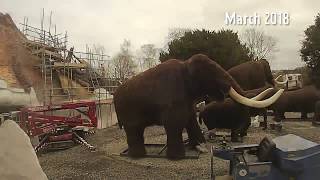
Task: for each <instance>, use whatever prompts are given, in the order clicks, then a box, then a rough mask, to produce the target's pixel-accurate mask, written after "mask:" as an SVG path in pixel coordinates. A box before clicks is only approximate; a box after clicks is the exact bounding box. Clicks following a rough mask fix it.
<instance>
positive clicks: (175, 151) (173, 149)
mask: <svg viewBox="0 0 320 180" xmlns="http://www.w3.org/2000/svg"><path fill="white" fill-rule="evenodd" d="M165 130H166V133H167V146H168V148H167V157H168V158H169V159H182V158H184V157H185V149H184V144H183V140H182V130H183V128H180V127H170V126H169V127H168V126H165Z"/></svg>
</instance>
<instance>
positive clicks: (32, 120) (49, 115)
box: [19, 101, 97, 152]
mask: <svg viewBox="0 0 320 180" xmlns="http://www.w3.org/2000/svg"><path fill="white" fill-rule="evenodd" d="M19 121H20V123H19V124H20V126H21V128H22V129H23V130H24V131H25V132H26V133H27V134H28V135H29V136H30V138H34V137H38V140H39V142H38V143H37V144H36V146H35V151H36V152H39V151H42V150H58V149H66V148H69V147H72V146H73V145H74V144H75V143H79V144H82V145H84V146H85V147H87V148H88V149H90V150H94V149H95V148H94V147H93V146H92V145H90V144H89V143H88V142H86V141H85V140H84V137H85V136H86V135H90V134H93V133H94V131H93V128H95V127H97V117H96V103H95V102H94V101H88V102H74V103H64V104H60V105H51V106H49V105H47V106H36V107H26V108H22V109H21V112H20V114H19Z"/></svg>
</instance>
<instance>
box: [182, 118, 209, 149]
mask: <svg viewBox="0 0 320 180" xmlns="http://www.w3.org/2000/svg"><path fill="white" fill-rule="evenodd" d="M186 129H187V133H188V138H189V144H190V145H192V146H194V145H198V144H200V143H205V142H206V140H205V138H204V136H203V134H202V132H201V129H200V127H199V124H198V122H197V119H196V115H195V114H192V115H191V118H190V119H189V121H188V124H187V128H186Z"/></svg>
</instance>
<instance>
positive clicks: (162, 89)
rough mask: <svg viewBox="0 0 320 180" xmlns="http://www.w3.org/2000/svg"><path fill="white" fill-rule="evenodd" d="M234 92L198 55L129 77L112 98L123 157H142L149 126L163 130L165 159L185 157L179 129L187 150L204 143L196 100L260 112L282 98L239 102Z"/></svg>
mask: <svg viewBox="0 0 320 180" xmlns="http://www.w3.org/2000/svg"><path fill="white" fill-rule="evenodd" d="M234 88H235V89H234ZM237 91H241V90H240V89H239V86H238V85H237V83H236V82H235V81H234V80H233V79H232V78H231V76H230V75H229V74H228V73H227V72H226V71H225V70H224V69H223V68H221V66H220V65H218V64H217V63H216V62H214V61H213V60H211V59H209V58H208V57H207V56H205V55H201V54H198V55H194V56H192V57H191V58H190V59H188V60H186V61H179V60H176V59H171V60H168V61H165V62H164V63H161V64H159V65H157V66H156V67H154V68H151V69H149V70H146V71H144V72H142V73H140V74H138V75H137V76H134V77H132V78H131V79H129V80H127V81H126V82H124V83H123V84H121V85H120V86H119V87H118V89H117V90H116V92H115V94H114V104H115V110H116V113H117V117H118V123H119V125H120V127H122V126H123V127H124V130H125V132H126V136H127V143H128V151H129V152H128V153H129V155H130V156H131V157H142V156H144V155H145V153H146V151H145V147H144V136H143V134H144V129H145V127H147V126H151V125H163V126H164V128H165V131H166V133H167V157H168V158H174V159H176V158H183V157H184V156H185V149H184V145H183V140H182V131H183V129H184V128H186V129H187V133H188V137H189V141H190V143H191V144H192V145H197V144H198V143H202V142H204V141H205V139H204V137H203V135H202V133H201V130H200V128H199V125H198V123H197V120H196V115H195V110H194V104H193V103H194V101H195V100H196V99H199V98H201V97H202V96H205V95H209V96H210V97H212V98H214V99H216V100H222V99H224V96H225V94H227V93H228V94H229V95H230V97H231V98H233V99H234V100H235V101H237V102H239V103H241V104H244V105H247V106H252V107H260V108H261V107H266V106H269V105H270V104H272V103H273V102H275V101H276V100H277V99H278V98H279V96H280V95H281V93H282V91H279V92H277V93H276V94H275V95H274V96H272V97H271V98H269V99H267V100H264V101H256V100H252V99H248V98H246V97H243V96H241V95H240V94H238V93H237Z"/></svg>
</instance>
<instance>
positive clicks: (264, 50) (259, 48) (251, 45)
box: [240, 28, 278, 61]
mask: <svg viewBox="0 0 320 180" xmlns="http://www.w3.org/2000/svg"><path fill="white" fill-rule="evenodd" d="M240 38H241V40H242V42H243V43H244V44H245V45H246V46H247V48H248V49H249V57H250V58H251V60H253V61H257V60H260V59H267V58H270V57H272V55H273V54H274V53H275V52H276V51H278V50H277V47H276V45H277V40H276V39H275V38H274V37H272V36H269V35H266V34H265V33H264V31H263V30H257V29H254V28H251V29H246V30H245V31H244V32H243V33H242V34H241V36H240Z"/></svg>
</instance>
